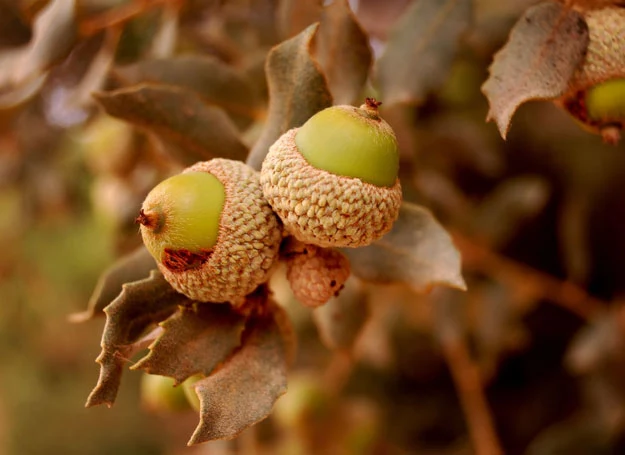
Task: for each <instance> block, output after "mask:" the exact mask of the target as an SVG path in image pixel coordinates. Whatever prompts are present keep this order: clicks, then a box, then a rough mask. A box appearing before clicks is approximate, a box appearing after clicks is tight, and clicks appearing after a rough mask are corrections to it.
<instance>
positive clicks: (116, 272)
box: [70, 246, 156, 322]
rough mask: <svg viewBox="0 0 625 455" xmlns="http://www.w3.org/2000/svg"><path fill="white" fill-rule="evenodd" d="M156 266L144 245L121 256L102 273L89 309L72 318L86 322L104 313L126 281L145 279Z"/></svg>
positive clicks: (73, 315) (74, 320) (92, 295)
mask: <svg viewBox="0 0 625 455" xmlns="http://www.w3.org/2000/svg"><path fill="white" fill-rule="evenodd" d="M155 268H156V262H155V261H154V258H152V255H151V254H150V253H149V252H148V250H147V249H146V248H145V247H144V246H140V247H139V248H137V249H136V250H134V251H133V252H131V253H129V254H127V255H126V256H123V257H121V258H119V259H118V260H117V261H116V262H115V263H114V264H113V265H111V266H110V267H109V268H108V269H106V270H105V271H104V272H103V273H102V275H100V278H99V279H98V282H97V284H96V286H95V289H94V290H93V294H91V298H90V299H89V303H88V304H87V310H86V311H83V312H80V313H74V314H72V315H70V320H71V321H72V322H84V321H88V320H90V319H93V318H94V317H97V316H101V315H103V314H104V313H103V312H102V311H103V310H104V308H105V307H106V306H107V305H108V304H109V303H111V302H112V301H113V300H115V298H116V297H117V296H118V295H119V294H120V292H122V286H123V285H124V283H130V282H133V281H138V280H141V279H144V278H146V277H147V276H149V274H150V271H151V270H152V269H155Z"/></svg>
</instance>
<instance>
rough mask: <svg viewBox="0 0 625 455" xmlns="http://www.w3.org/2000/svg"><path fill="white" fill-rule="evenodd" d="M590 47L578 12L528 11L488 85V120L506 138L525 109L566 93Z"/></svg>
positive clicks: (560, 8) (558, 8) (543, 7)
mask: <svg viewBox="0 0 625 455" xmlns="http://www.w3.org/2000/svg"><path fill="white" fill-rule="evenodd" d="M587 47H588V26H587V25H586V22H585V21H584V18H583V17H582V15H581V14H580V13H578V12H577V11H575V10H574V9H572V8H568V7H565V6H564V5H562V4H560V3H555V2H545V3H540V4H538V5H536V6H534V7H532V8H529V9H528V10H527V11H526V12H525V14H524V15H523V17H521V19H519V21H518V22H517V23H516V25H515V26H514V28H513V29H512V31H511V32H510V37H509V39H508V42H507V43H506V45H505V46H504V47H503V48H501V50H500V51H499V52H498V53H497V54H496V55H495V59H494V60H493V63H492V65H491V66H490V69H489V71H490V76H489V78H488V80H487V81H486V82H485V83H484V85H482V92H483V93H484V95H486V97H487V98H488V102H489V105H490V110H489V111H488V118H487V120H491V119H492V120H495V122H496V123H497V127H498V128H499V132H500V133H501V136H502V137H503V138H504V139H505V138H506V135H507V134H508V129H509V128H510V121H511V119H512V116H513V115H514V113H515V111H516V110H517V108H518V107H519V106H520V105H521V104H523V103H525V102H526V101H530V100H547V99H553V98H557V97H559V96H561V95H562V94H564V92H565V91H566V89H567V87H568V83H569V80H570V79H571V77H572V76H573V74H574V72H575V70H576V68H577V67H578V65H579V64H580V63H581V62H582V60H583V58H584V54H585V52H586V48H587Z"/></svg>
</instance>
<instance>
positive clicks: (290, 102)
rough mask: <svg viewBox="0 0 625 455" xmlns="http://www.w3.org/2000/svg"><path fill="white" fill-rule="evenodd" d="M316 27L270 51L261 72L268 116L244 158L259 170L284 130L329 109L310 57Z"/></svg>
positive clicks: (324, 88) (322, 82)
mask: <svg viewBox="0 0 625 455" xmlns="http://www.w3.org/2000/svg"><path fill="white" fill-rule="evenodd" d="M316 31H317V25H311V26H310V27H308V28H307V29H306V30H304V31H303V32H302V33H300V34H299V35H297V36H296V37H294V38H291V39H290V40H288V41H285V42H283V43H281V44H279V45H277V46H276V47H274V48H273V49H272V50H271V51H270V52H269V55H268V56H267V62H266V64H265V71H266V73H267V84H268V85H269V114H268V117H267V123H266V124H265V127H264V130H263V132H262V134H261V136H260V138H259V139H258V141H257V142H256V144H254V147H253V148H252V151H251V152H250V154H249V156H248V158H247V164H249V165H250V166H251V167H253V168H254V169H257V170H259V169H260V166H261V164H262V162H263V160H264V159H265V156H266V155H267V152H268V151H269V147H270V146H271V144H273V143H274V142H275V141H276V139H278V138H279V137H280V136H281V135H282V134H284V133H285V132H286V131H287V130H289V129H291V128H294V127H298V126H301V125H302V124H303V123H304V122H305V121H306V120H308V119H309V118H310V117H311V116H312V115H314V114H315V113H317V112H318V111H320V110H322V109H325V108H326V107H329V106H331V105H332V95H330V91H329V89H328V86H327V84H326V80H325V78H324V76H323V74H321V72H320V70H319V67H318V66H317V63H316V62H315V61H314V60H313V58H312V56H311V49H310V46H311V41H312V39H313V38H314V36H315V33H316Z"/></svg>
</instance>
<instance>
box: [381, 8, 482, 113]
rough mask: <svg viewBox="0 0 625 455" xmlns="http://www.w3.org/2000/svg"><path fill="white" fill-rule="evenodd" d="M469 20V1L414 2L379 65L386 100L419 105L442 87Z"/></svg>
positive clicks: (399, 24)
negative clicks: (428, 95)
mask: <svg viewBox="0 0 625 455" xmlns="http://www.w3.org/2000/svg"><path fill="white" fill-rule="evenodd" d="M470 21H471V1H470V0H444V1H441V0H419V1H416V2H413V3H412V5H410V6H409V7H408V8H407V9H406V11H405V12H404V14H403V15H402V17H401V18H400V19H399V21H398V22H397V24H396V25H395V26H394V28H393V30H392V31H391V36H390V38H389V41H388V44H387V45H386V49H385V50H384V53H383V54H382V56H381V57H380V60H379V61H378V64H377V68H376V75H377V79H378V82H379V84H380V89H381V91H382V99H383V101H384V102H385V103H386V104H395V103H413V102H419V101H421V100H423V99H424V98H425V96H426V95H427V94H428V93H429V92H431V91H432V90H436V89H437V88H439V87H440V86H441V85H442V84H443V83H444V82H445V80H446V78H447V76H448V74H449V71H450V70H451V66H452V63H453V59H454V57H455V55H456V50H457V48H458V43H459V38H460V36H461V35H462V33H463V32H464V31H465V30H466V29H467V28H468V26H469V23H470Z"/></svg>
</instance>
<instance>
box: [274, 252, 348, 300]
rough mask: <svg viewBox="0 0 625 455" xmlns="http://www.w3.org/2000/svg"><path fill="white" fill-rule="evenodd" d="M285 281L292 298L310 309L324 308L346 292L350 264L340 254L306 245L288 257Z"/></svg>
mask: <svg viewBox="0 0 625 455" xmlns="http://www.w3.org/2000/svg"><path fill="white" fill-rule="evenodd" d="M286 266H287V271H286V277H287V279H288V280H289V283H290V284H291V289H292V290H293V295H295V298H297V300H299V301H300V302H301V303H302V304H304V305H306V306H308V307H313V308H314V307H318V306H320V305H323V304H324V303H326V302H327V301H328V300H330V299H331V298H332V297H334V296H336V295H338V293H339V291H340V290H341V289H343V286H344V284H345V281H347V278H349V273H350V267H349V260H348V259H347V258H346V257H345V256H344V255H343V253H341V252H340V251H338V250H333V249H324V248H319V247H317V246H315V245H304V248H303V250H302V251H301V252H300V253H293V254H290V255H288V256H287V260H286Z"/></svg>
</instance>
